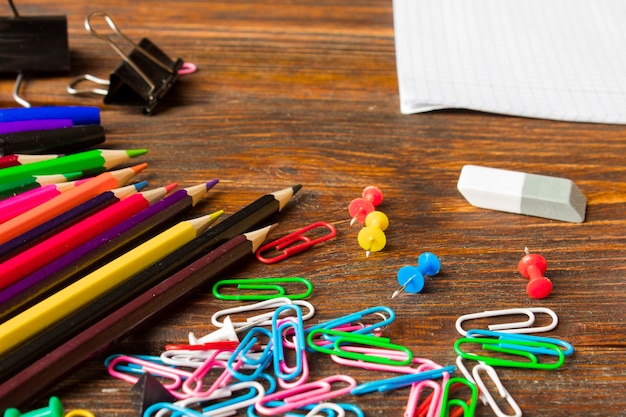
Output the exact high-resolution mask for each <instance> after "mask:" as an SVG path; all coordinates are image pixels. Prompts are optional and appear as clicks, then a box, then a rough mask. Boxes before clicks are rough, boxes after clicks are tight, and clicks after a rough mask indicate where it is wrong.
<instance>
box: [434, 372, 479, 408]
mask: <svg viewBox="0 0 626 417" xmlns="http://www.w3.org/2000/svg"><path fill="white" fill-rule="evenodd" d="M463 385H465V386H467V387H468V388H469V389H470V390H471V396H470V399H469V400H467V402H465V401H463V400H462V399H460V398H452V399H449V397H450V393H451V392H452V391H453V390H458V389H459V387H462V386H463ZM477 403H478V387H477V386H476V384H474V383H473V382H472V381H470V380H469V379H466V378H460V377H455V378H450V379H449V380H448V381H446V383H445V385H444V387H443V393H442V394H441V412H440V413H439V417H448V416H449V415H450V409H451V408H453V407H459V408H461V409H463V416H464V417H472V416H473V415H474V413H475V411H476V404H477Z"/></svg>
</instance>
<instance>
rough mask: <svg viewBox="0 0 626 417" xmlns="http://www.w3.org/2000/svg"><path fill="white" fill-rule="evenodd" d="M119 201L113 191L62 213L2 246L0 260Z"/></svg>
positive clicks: (0, 247) (0, 245)
mask: <svg viewBox="0 0 626 417" xmlns="http://www.w3.org/2000/svg"><path fill="white" fill-rule="evenodd" d="M117 201H119V198H118V196H117V195H116V194H115V193H114V192H113V191H105V192H103V193H100V194H98V195H97V196H95V197H94V198H91V199H89V200H87V201H85V202H84V203H81V204H79V205H77V206H76V207H72V208H71V209H69V210H68V211H66V212H65V213H61V214H60V215H58V216H56V217H54V218H52V219H50V220H48V221H47V222H45V223H42V224H40V225H39V226H36V227H34V228H32V229H31V230H28V231H26V232H24V233H22V234H21V235H19V236H17V237H15V238H13V239H11V240H9V241H8V242H6V243H3V244H0V259H2V258H7V257H8V256H9V255H12V254H14V253H16V252H17V251H21V250H25V249H26V248H28V247H30V246H32V245H35V244H37V242H39V241H41V240H43V239H45V238H46V237H47V236H50V235H51V234H53V233H55V232H58V231H59V230H61V229H63V228H66V227H71V226H72V225H74V224H75V223H78V222H80V221H81V220H83V219H85V218H86V217H88V216H91V215H93V214H96V213H98V212H99V211H101V210H104V209H105V208H107V207H109V206H111V205H112V204H114V203H116V202H117ZM0 300H1V298H0ZM0 302H1V301H0ZM1 315H2V313H0V316H1Z"/></svg>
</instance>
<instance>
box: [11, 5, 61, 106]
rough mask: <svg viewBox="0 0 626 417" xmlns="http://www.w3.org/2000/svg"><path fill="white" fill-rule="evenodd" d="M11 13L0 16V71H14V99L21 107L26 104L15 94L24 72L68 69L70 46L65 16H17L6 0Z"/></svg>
mask: <svg viewBox="0 0 626 417" xmlns="http://www.w3.org/2000/svg"><path fill="white" fill-rule="evenodd" d="M8 3H9V6H11V10H12V11H13V16H12V17H0V73H3V74H10V73H17V74H18V77H17V81H16V83H15V89H14V91H13V97H14V98H15V100H16V101H17V102H18V103H20V104H21V105H23V106H25V107H30V104H29V103H28V102H27V101H26V100H24V99H22V98H20V97H19V89H20V85H21V83H22V79H23V76H24V74H43V73H59V72H67V71H69V70H70V49H69V43H68V36H67V18H66V17H65V16H28V17H23V16H20V15H19V13H18V12H17V9H16V8H15V5H14V4H13V1H12V0H8Z"/></svg>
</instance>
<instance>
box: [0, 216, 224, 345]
mask: <svg viewBox="0 0 626 417" xmlns="http://www.w3.org/2000/svg"><path fill="white" fill-rule="evenodd" d="M223 213H224V211H223V210H219V211H216V212H215V213H211V214H209V215H206V216H202V217H198V218H195V219H191V220H186V221H182V222H180V223H178V224H176V225H174V226H172V227H171V228H169V229H167V230H166V231H164V232H162V233H160V234H158V235H157V236H155V237H153V238H152V239H150V240H148V241H146V242H145V243H142V244H141V245H139V246H137V247H135V248H133V249H132V250H130V251H129V252H127V253H125V254H123V255H122V256H120V257H118V258H116V259H114V260H113V261H111V262H109V263H108V264H106V265H103V266H102V267H100V268H99V269H97V270H95V271H93V272H92V273H90V274H88V275H86V276H85V277H83V278H81V279H79V280H78V281H76V282H75V283H73V284H71V285H69V286H67V287H65V288H63V289H62V290H60V291H58V292H57V293H54V294H53V295H51V296H50V297H48V298H46V299H44V300H42V301H41V302H39V303H38V304H35V305H34V306H32V307H31V308H29V309H28V310H26V311H24V312H22V313H20V314H18V315H17V316H15V317H13V318H11V319H10V320H7V321H6V322H4V323H2V324H0V357H2V356H4V355H5V354H7V353H9V352H11V351H12V350H14V349H16V348H18V347H19V346H20V345H21V344H22V343H24V342H25V341H27V340H28V339H30V338H31V337H33V336H35V335H36V334H38V333H40V332H42V331H44V330H46V329H48V328H50V327H52V326H53V325H54V324H55V323H57V322H58V321H60V320H61V319H63V318H65V317H67V316H68V315H70V314H72V313H74V312H75V311H77V310H79V309H80V308H82V307H83V306H85V305H87V304H89V303H90V302H93V301H94V300H95V299H97V298H98V297H99V296H101V295H102V294H104V293H106V292H107V291H110V290H112V289H113V288H115V287H116V286H118V285H120V284H121V283H123V282H124V281H126V280H127V279H129V278H131V277H132V276H133V275H135V274H137V273H139V272H141V271H142V270H143V269H145V268H147V267H148V266H150V265H152V264H154V263H156V262H158V261H159V260H160V259H162V258H164V257H165V256H166V255H168V254H170V253H171V252H173V251H174V250H176V249H177V248H179V247H181V246H182V245H184V244H186V243H187V242H189V241H191V240H192V239H194V238H196V237H197V236H198V235H199V234H201V233H202V232H204V231H205V230H206V229H207V228H208V227H209V226H210V225H211V224H212V223H213V222H214V221H215V220H217V219H218V218H219V217H220V216H221V215H222V214H223Z"/></svg>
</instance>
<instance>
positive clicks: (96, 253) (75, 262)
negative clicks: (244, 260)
mask: <svg viewBox="0 0 626 417" xmlns="http://www.w3.org/2000/svg"><path fill="white" fill-rule="evenodd" d="M217 182H218V180H213V181H210V182H207V183H204V184H199V185H196V186H193V187H189V188H185V189H182V190H178V191H175V192H173V193H172V194H170V195H169V196H167V197H165V198H164V199H162V200H161V201H159V202H157V203H155V204H153V205H152V206H150V207H148V208H146V209H144V210H142V211H141V212H139V213H137V214H136V215H134V216H132V217H130V218H129V219H127V220H125V221H123V222H121V223H120V224H118V225H117V226H115V227H113V228H111V229H109V230H107V231H106V232H104V233H101V234H100V235H98V236H96V237H94V238H93V239H91V240H89V241H87V242H86V243H84V244H82V245H80V246H79V247H77V248H75V249H74V250H72V251H70V252H68V253H67V254H65V255H64V256H62V257H60V258H58V259H56V260H54V261H53V262H51V263H49V264H48V265H46V266H45V267H43V268H41V269H39V270H37V271H35V272H33V273H32V274H30V275H28V276H26V277H24V278H22V279H20V280H19V281H17V282H15V283H14V284H12V285H10V286H9V287H7V288H5V289H3V290H2V291H0V305H2V307H3V311H2V312H0V320H5V319H6V318H7V317H9V316H12V315H15V314H16V313H17V312H19V311H21V310H23V309H25V308H27V307H28V306H30V305H31V304H33V303H34V302H36V301H38V300H39V299H40V298H42V297H43V296H44V295H46V294H48V293H49V292H51V291H53V290H54V289H56V288H57V287H58V286H60V285H63V283H66V282H68V281H70V280H71V279H72V278H74V277H78V276H80V275H81V274H82V273H83V272H84V271H87V270H88V269H89V268H90V267H91V266H93V265H94V264H96V263H98V262H100V261H102V260H103V259H105V258H106V257H108V256H109V255H112V254H113V253H115V252H117V251H119V250H120V249H121V248H123V247H128V246H130V245H132V244H133V243H135V242H138V241H139V239H144V238H145V237H146V235H148V234H149V233H156V232H158V231H159V229H160V228H162V227H163V226H165V225H167V224H168V223H169V222H171V221H172V220H174V218H175V217H176V216H177V215H179V214H180V213H182V212H183V211H185V210H187V209H189V208H191V207H193V206H195V205H196V204H197V203H198V202H199V201H200V200H201V199H202V197H203V196H204V195H205V194H206V192H207V191H208V190H210V189H211V188H212V187H213V186H214V185H215V184H217Z"/></svg>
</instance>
